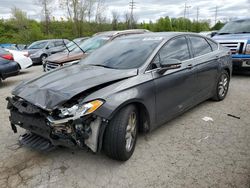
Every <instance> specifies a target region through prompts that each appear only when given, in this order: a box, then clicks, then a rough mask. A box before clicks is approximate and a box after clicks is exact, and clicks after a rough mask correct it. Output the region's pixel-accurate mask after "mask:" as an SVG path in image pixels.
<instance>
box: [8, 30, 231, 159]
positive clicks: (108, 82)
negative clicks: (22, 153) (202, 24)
mask: <svg viewBox="0 0 250 188" xmlns="http://www.w3.org/2000/svg"><path fill="white" fill-rule="evenodd" d="M231 72H232V62H231V56H230V52H229V50H228V49H225V48H223V47H221V46H220V45H219V44H218V43H216V42H215V41H213V40H212V39H209V38H206V37H202V36H200V35H196V34H192V33H174V32H171V33H149V34H141V35H134V36H129V37H124V38H120V39H117V40H115V41H113V42H111V43H109V44H107V45H105V46H104V47H102V48H100V49H98V50H97V51H95V52H94V53H92V54H90V55H89V56H88V57H87V58H86V59H84V60H82V61H81V62H80V63H77V64H73V65H70V66H66V67H63V68H60V69H58V70H56V71H52V72H49V73H47V74H45V75H42V76H41V77H39V78H36V79H34V80H31V81H27V82H24V83H22V84H21V85H19V86H17V87H16V88H15V89H14V90H13V92H12V94H13V97H9V98H8V99H7V100H8V101H9V102H8V109H9V110H10V114H11V116H10V121H11V127H12V129H13V131H14V132H16V131H17V129H16V126H20V127H22V128H24V129H26V130H28V133H26V134H25V135H23V136H21V138H20V142H21V143H22V144H24V145H27V146H30V147H34V148H39V149H51V148H52V147H55V146H66V147H80V148H82V147H88V148H89V149H91V150H92V151H93V152H98V151H101V149H103V150H104V152H105V153H106V154H107V155H108V156H109V157H111V158H113V159H116V160H121V161H125V160H128V159H129V158H130V157H131V155H132V154H133V152H134V149H135V145H136V139H137V135H138V133H139V132H148V131H151V130H153V129H155V128H157V127H159V126H160V125H162V124H164V123H165V122H167V121H169V120H170V119H172V118H174V117H176V116H178V115H180V114H181V113H183V112H185V111H187V110H188V109H190V108H192V107H194V106H195V105H197V104H199V103H201V102H203V101H205V100H207V99H213V100H215V101H221V100H223V99H224V98H225V97H226V95H227V92H228V88H229V81H230V77H231Z"/></svg>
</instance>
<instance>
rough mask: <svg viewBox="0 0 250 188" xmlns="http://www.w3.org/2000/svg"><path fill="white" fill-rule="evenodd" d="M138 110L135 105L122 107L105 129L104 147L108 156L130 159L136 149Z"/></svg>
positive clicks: (116, 158) (120, 159)
mask: <svg viewBox="0 0 250 188" xmlns="http://www.w3.org/2000/svg"><path fill="white" fill-rule="evenodd" d="M138 118H139V117H138V111H137V109H136V107H135V106H134V105H129V106H127V107H125V108H123V109H121V110H120V111H119V112H118V113H117V114H116V115H115V117H114V118H113V119H112V120H111V121H110V123H109V125H108V126H107V128H106V130H105V135H104V142H103V149H104V152H105V153H106V155H107V156H109V157H110V158H112V159H115V160H119V161H126V160H128V159H129V158H130V157H131V156H132V154H133V152H134V149H135V144H136V140H137V134H138Z"/></svg>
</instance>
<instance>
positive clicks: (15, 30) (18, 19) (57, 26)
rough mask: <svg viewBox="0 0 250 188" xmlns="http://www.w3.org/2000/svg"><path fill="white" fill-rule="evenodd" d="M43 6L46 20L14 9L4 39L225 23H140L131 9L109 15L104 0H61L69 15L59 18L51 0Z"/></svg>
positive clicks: (0, 37) (3, 23)
mask: <svg viewBox="0 0 250 188" xmlns="http://www.w3.org/2000/svg"><path fill="white" fill-rule="evenodd" d="M37 2H38V3H39V5H40V6H41V7H42V15H43V19H42V21H40V22H38V21H35V20H32V19H29V18H28V17H27V14H26V12H24V11H22V10H20V9H18V8H15V7H14V8H13V9H12V18H10V19H7V20H4V19H1V20H0V43H20V44H29V43H31V42H33V41H36V40H41V39H49V38H67V39H74V38H77V37H85V36H91V35H93V34H95V33H97V32H102V31H109V30H124V29H131V28H134V29H148V30H150V31H153V32H161V31H189V32H201V31H209V30H213V29H216V30H218V29H220V28H221V27H222V26H223V25H224V23H221V22H218V23H217V24H216V25H215V26H214V27H213V28H210V25H209V22H208V21H195V20H193V21H192V20H189V19H187V18H183V17H180V18H170V17H168V16H167V17H162V18H159V19H158V20H157V21H156V22H152V21H150V22H149V23H145V22H143V23H138V21H137V20H138V18H136V17H132V19H131V16H130V14H129V13H126V12H125V13H124V14H123V15H120V13H118V12H116V11H113V12H112V14H111V15H112V18H111V19H107V17H106V16H105V5H104V3H103V0H60V2H61V4H60V6H62V7H64V10H65V12H66V14H67V19H61V20H60V21H58V20H55V19H54V18H53V16H51V8H50V4H51V2H52V1H51V0H41V1H37Z"/></svg>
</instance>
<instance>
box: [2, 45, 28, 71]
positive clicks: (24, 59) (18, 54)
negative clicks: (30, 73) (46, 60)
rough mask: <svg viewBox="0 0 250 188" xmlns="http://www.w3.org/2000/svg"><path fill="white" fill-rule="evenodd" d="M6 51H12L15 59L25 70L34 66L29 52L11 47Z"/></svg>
mask: <svg viewBox="0 0 250 188" xmlns="http://www.w3.org/2000/svg"><path fill="white" fill-rule="evenodd" d="M6 51H8V52H10V53H11V54H12V55H13V58H14V61H15V62H17V64H18V66H19V67H20V69H22V70H23V69H27V68H29V67H31V66H32V60H31V59H30V57H28V56H29V54H28V52H24V51H17V50H9V49H6Z"/></svg>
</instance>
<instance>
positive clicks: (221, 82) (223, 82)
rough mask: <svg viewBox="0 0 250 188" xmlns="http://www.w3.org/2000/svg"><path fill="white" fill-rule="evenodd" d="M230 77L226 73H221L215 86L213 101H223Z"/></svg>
mask: <svg viewBox="0 0 250 188" xmlns="http://www.w3.org/2000/svg"><path fill="white" fill-rule="evenodd" d="M229 82H230V77H229V75H228V73H227V71H225V70H224V71H222V73H221V74H220V76H219V79H218V81H217V84H216V89H215V94H214V96H213V98H212V99H213V100H215V101H222V100H224V99H225V97H226V96H227V93H228V88H229Z"/></svg>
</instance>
